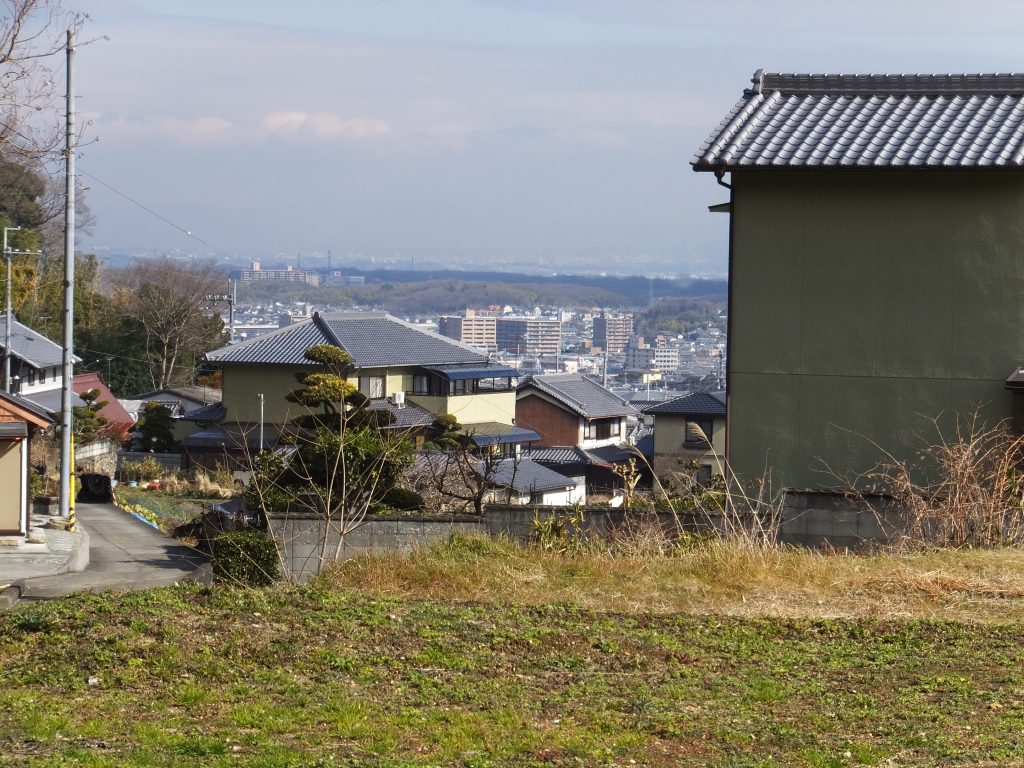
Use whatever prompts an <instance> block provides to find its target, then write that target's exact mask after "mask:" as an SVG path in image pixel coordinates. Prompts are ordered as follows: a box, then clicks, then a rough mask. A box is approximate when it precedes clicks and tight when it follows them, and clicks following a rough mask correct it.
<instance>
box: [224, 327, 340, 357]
mask: <svg viewBox="0 0 1024 768" xmlns="http://www.w3.org/2000/svg"><path fill="white" fill-rule="evenodd" d="M330 343H331V340H330V338H328V336H327V334H326V332H325V331H324V329H323V328H322V327H321V326H320V325H319V324H317V323H316V322H315V321H313V320H308V321H306V322H304V323H296V324H295V325H289V326H287V327H285V328H281V329H279V330H277V331H272V332H270V333H266V334H263V335H262V336H256V337H255V338H252V339H247V340H246V341H243V342H241V343H240V344H231V345H229V346H226V347H221V348H220V349H215V350H213V351H212V352H207V353H206V359H207V360H210V361H211V362H214V363H260V364H262V365H309V361H308V360H306V358H305V352H306V350H307V349H309V348H310V347H312V346H314V345H315V344H330Z"/></svg>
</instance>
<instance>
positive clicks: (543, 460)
mask: <svg viewBox="0 0 1024 768" xmlns="http://www.w3.org/2000/svg"><path fill="white" fill-rule="evenodd" d="M530 458H531V459H532V460H533V461H536V462H537V463H538V464H589V463H590V460H591V459H590V456H589V455H588V454H587V452H586V451H584V450H583V449H582V448H579V447H578V446H575V445H565V446H552V447H550V448H531V449H530Z"/></svg>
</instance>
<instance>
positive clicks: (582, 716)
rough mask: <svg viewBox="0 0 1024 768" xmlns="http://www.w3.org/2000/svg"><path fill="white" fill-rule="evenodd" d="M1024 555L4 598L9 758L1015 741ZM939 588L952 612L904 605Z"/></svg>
mask: <svg viewBox="0 0 1024 768" xmlns="http://www.w3.org/2000/svg"><path fill="white" fill-rule="evenodd" d="M702 558H703V559H702ZM772 558H775V559H772ZM787 558H788V559H787ZM488 568H489V569H490V572H491V573H492V574H493V575H492V576H486V575H485V574H486V572H487V569H488ZM771 569H774V572H775V573H776V574H777V576H776V577H775V578H772V579H768V578H767V576H766V574H767V573H769V571H770V570H771ZM858 569H859V571H858ZM843 571H856V572H858V573H859V574H860V575H858V576H853V577H849V578H847V579H845V580H844V578H843V577H842V576H841V573H842V572H843ZM673 574H676V575H673ZM1020 574H1021V558H1020V554H1019V553H1018V552H1016V551H1004V552H989V553H960V554H958V553H941V554H937V555H929V556H919V557H918V558H916V559H915V558H900V559H889V558H849V557H824V556H821V555H811V554H808V553H786V552H781V553H780V552H771V553H766V552H761V553H756V552H754V553H750V552H747V553H737V552H733V553H732V554H730V553H728V552H726V551H720V552H718V553H717V554H712V553H708V552H705V553H701V554H700V555H699V556H695V557H693V558H687V557H680V558H671V559H669V558H664V559H661V560H658V561H643V560H641V559H638V558H637V559H630V558H619V559H618V560H617V561H613V560H612V559H603V558H600V557H595V556H579V557H568V556H559V555H546V554H539V553H536V552H529V551H523V550H518V549H516V548H515V547H511V546H509V545H503V544H495V543H493V542H489V541H475V540H458V541H455V542H453V543H451V544H449V545H446V546H444V547H438V548H435V549H433V550H431V551H428V552H423V553H418V554H416V555H413V556H411V557H406V558H400V557H397V556H393V557H378V558H362V559H360V560H357V561H353V562H350V563H348V564H346V565H345V566H343V567H341V568H340V569H338V570H336V571H334V572H333V573H331V574H329V575H328V576H327V577H325V578H323V579H321V580H320V581H318V582H316V583H314V584H310V585H306V586H302V587H290V588H280V589H275V590H267V591H254V590H253V591H246V590H238V589H231V588H216V589H205V588H202V587H197V586H189V587H178V588H172V589H162V590H154V591H151V592H146V593H140V594H135V595H126V596H112V595H102V596H91V597H78V598H71V599H65V600H61V601H57V602H53V603H48V604H40V605H29V606H27V607H19V608H17V609H16V610H14V611H11V612H9V613H6V614H0V669H2V670H3V673H2V681H3V684H2V686H0V742H2V743H0V765H92V766H124V765H128V766H134V765H153V766H162V765H166V766H171V765H175V766H177V765H196V766H199V765H202V766H210V765H212V766H220V765H253V766H291V765H294V766H304V765H325V766H326V765H393V766H399V765H462V766H484V765H522V766H525V765H537V766H543V765H633V764H637V765H663V766H676V765H694V766H697V765H701V766H703V765H711V766H782V765H785V766H849V765H891V766H896V765H900V766H902V765H921V766H925V765H927V766H934V765H993V766H994V765H1014V764H1024V665H1022V662H1024V643H1022V639H1021V626H1020V624H1019V623H1018V620H1017V617H1019V616H1020V610H1021V604H1022V603H1024V599H1022V597H1021V595H1022V593H1021V592H1018V591H1015V590H1017V589H1018V588H1019V583H1020ZM800 579H803V580H804V582H805V586H804V587H802V589H804V592H803V593H802V594H803V598H802V600H799V601H797V606H798V607H793V606H792V605H790V604H789V603H790V601H789V600H788V597H787V596H795V595H797V589H798V587H797V586H796V585H798V584H799V580H800ZM446 580H448V581H449V582H450V583H449V589H448V593H447V594H444V587H443V582H444V581H446ZM630 580H632V581H633V582H634V583H630ZM660 580H665V582H666V584H665V586H663V587H661V588H659V587H658V582H659V581H660ZM501 581H504V582H505V583H506V588H505V589H504V591H499V590H498V585H499V583H500V582H501ZM616 585H618V586H617V587H616ZM915 585H916V586H915ZM901 588H902V590H903V591H905V592H910V593H914V594H915V595H916V597H913V598H900V597H899V592H900V590H901ZM545 591H546V592H547V593H548V599H547V600H543V599H540V598H541V597H542V594H543V593H544V592H545ZM869 593H871V594H869ZM616 594H618V595H619V596H618V597H616ZM645 594H646V595H648V596H649V599H648V600H647V601H645V600H644V599H643V596H644V595H645ZM829 596H830V597H829ZM975 600H977V601H979V604H980V606H981V607H978V608H976V609H972V608H971V603H972V601H975ZM758 601H760V602H758ZM944 601H947V602H948V603H949V604H950V605H951V606H953V611H952V613H951V615H956V616H958V617H959V618H960V619H961V620H959V621H947V620H937V619H922V618H916V617H919V616H943V615H944V612H943V609H942V605H943V603H944ZM998 604H1002V605H1003V607H1004V608H1005V615H1004V614H1003V613H1000V612H999V611H998V610H997V605H998ZM886 605H888V606H890V607H891V609H892V610H891V611H890V613H891V615H890V616H885V615H884V613H885V612H884V611H883V607H884V606H886ZM599 606H605V607H607V608H610V610H605V609H601V610H598V607H599ZM972 610H973V613H972ZM730 613H731V614H735V615H728V614H730ZM830 613H831V614H836V613H840V614H842V615H843V617H841V618H823V616H825V615H826V614H830ZM798 614H799V616H798ZM815 615H817V618H815ZM906 617H909V618H906Z"/></svg>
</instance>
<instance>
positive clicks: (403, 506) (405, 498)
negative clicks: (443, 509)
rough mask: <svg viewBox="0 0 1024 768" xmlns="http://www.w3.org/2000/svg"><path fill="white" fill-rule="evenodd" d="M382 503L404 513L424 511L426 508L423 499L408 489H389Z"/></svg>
mask: <svg viewBox="0 0 1024 768" xmlns="http://www.w3.org/2000/svg"><path fill="white" fill-rule="evenodd" d="M381 502H382V503H383V504H384V505H385V506H388V507H391V508H392V509H399V510H402V511H403V512H411V511H414V510H422V509H423V508H424V506H425V503H424V501H423V497H422V496H420V495H419V494H418V493H416V491H410V490H408V489H407V488H397V487H396V488H389V489H388V491H387V493H385V494H384V498H382V499H381Z"/></svg>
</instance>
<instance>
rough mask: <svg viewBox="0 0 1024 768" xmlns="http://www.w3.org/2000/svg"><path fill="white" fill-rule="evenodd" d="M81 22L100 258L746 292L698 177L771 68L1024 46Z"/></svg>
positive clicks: (525, 5) (222, 13)
mask: <svg viewBox="0 0 1024 768" xmlns="http://www.w3.org/2000/svg"><path fill="white" fill-rule="evenodd" d="M75 7H76V8H79V9H80V10H82V11H84V12H86V13H88V14H89V17H90V18H89V21H88V23H87V24H86V26H85V29H84V30H83V32H82V35H81V39H82V40H83V41H84V40H94V42H90V43H89V44H88V45H82V46H81V47H79V48H78V52H77V54H76V68H77V75H76V91H77V95H78V98H77V109H78V120H79V124H80V128H81V130H82V132H83V139H82V146H81V149H80V152H79V154H78V161H77V162H78V168H79V170H80V171H82V172H84V173H85V174H88V175H87V176H83V177H82V182H83V184H84V185H85V186H86V188H87V189H86V193H85V194H86V199H87V202H88V204H89V207H90V209H91V211H92V213H93V215H94V217H95V222H94V224H93V225H92V227H91V230H90V232H89V233H88V234H86V235H84V236H83V238H82V242H81V247H82V248H83V249H85V250H91V251H95V252H97V253H99V254H101V255H102V254H126V253H191V254H197V255H213V256H215V257H217V258H225V257H227V256H232V257H235V258H242V259H260V260H261V261H262V262H263V263H264V264H267V265H270V264H275V263H292V264H294V263H296V261H297V255H298V254H302V258H303V259H304V260H305V261H306V263H307V264H308V263H311V262H312V260H313V259H314V258H315V257H316V255H318V254H319V255H323V254H326V252H327V251H328V250H330V251H331V252H332V253H333V256H334V261H333V263H334V265H335V266H342V267H343V266H345V265H346V264H353V265H356V264H361V263H364V262H362V261H361V260H365V259H369V258H371V257H372V258H373V259H374V260H375V261H376V262H378V263H382V264H392V265H395V266H409V265H411V264H416V265H428V264H432V263H433V264H451V265H459V266H467V267H468V266H473V267H486V266H490V267H494V268H496V269H512V268H525V269H532V270H540V271H550V272H589V273H597V272H609V273H639V274H651V275H653V274H677V275H688V274H701V275H718V274H722V273H724V272H725V271H726V261H727V251H728V217H727V216H724V215H721V214H710V213H708V210H707V206H708V205H712V204H715V203H719V202H723V201H724V200H726V199H727V192H726V190H724V189H722V188H721V187H719V186H717V185H716V183H715V179H714V177H713V176H711V175H709V174H696V173H694V172H693V171H692V169H691V167H690V161H691V159H692V158H693V155H694V153H695V151H696V150H697V148H698V147H699V146H700V144H701V142H702V141H703V139H704V138H705V137H706V136H707V134H708V133H709V132H710V131H711V130H712V129H713V128H714V127H715V126H716V125H717V123H718V122H719V121H720V120H721V119H722V117H724V115H725V114H726V112H727V111H728V110H729V109H730V107H731V106H732V105H733V104H734V103H735V102H736V101H737V99H738V98H739V97H740V95H741V92H742V90H743V88H745V87H746V86H747V85H748V83H749V81H750V77H751V75H752V74H753V72H754V71H755V70H756V69H758V68H762V67H763V68H764V69H766V70H768V71H776V72H963V71H968V72H978V71H985V72H993V71H1000V72H1008V71H1014V70H1020V69H1021V59H1020V54H1019V41H1020V39H1021V36H1022V33H1024V5H1022V4H1019V3H1016V2H1010V1H1009V0H1007V1H1006V2H1001V1H987V2H976V3H973V4H971V6H970V7H971V8H972V12H971V13H970V14H965V13H964V8H965V6H964V4H963V3H962V2H959V1H958V2H950V1H949V0H934V1H933V2H929V3H927V4H925V3H922V2H901V3H893V2H891V1H890V2H879V1H878V0H861V2H846V1H845V0H838V1H836V2H831V3H821V2H797V1H796V0H776V2H773V3H764V2H752V1H751V2H748V1H747V0H719V1H718V2H709V1H708V0H703V1H702V2H689V0H292V2H291V3H287V4H286V3H282V2H269V0H236V1H234V2H227V1H226V0H81V1H80V3H79V4H78V5H76V6H75ZM126 198H130V199H131V200H132V201H135V202H134V203H133V202H130V201H129V199H126ZM136 203H137V204H138V205H137V204H136ZM140 205H141V206H145V207H146V208H148V209H150V211H152V212H153V213H150V212H147V211H146V210H144V209H143V208H141V207H139V206H140ZM154 214H157V215H154ZM164 219H166V220H169V221H170V222H173V224H174V225H176V226H171V225H170V224H168V223H167V221H164ZM182 230H187V231H189V232H191V233H192V235H193V236H189V235H188V234H186V233H185V232H184V231H182Z"/></svg>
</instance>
